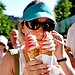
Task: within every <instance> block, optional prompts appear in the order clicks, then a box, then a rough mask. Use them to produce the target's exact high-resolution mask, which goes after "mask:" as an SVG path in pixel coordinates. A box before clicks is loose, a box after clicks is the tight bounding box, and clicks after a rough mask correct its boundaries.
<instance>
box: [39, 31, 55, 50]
mask: <svg viewBox="0 0 75 75" xmlns="http://www.w3.org/2000/svg"><path fill="white" fill-rule="evenodd" d="M40 49H43V50H49V51H54V50H55V44H54V40H53V36H52V35H51V34H50V33H49V32H45V33H44V38H43V39H42V43H41V44H40Z"/></svg>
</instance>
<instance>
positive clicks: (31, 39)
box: [24, 33, 39, 51]
mask: <svg viewBox="0 0 75 75" xmlns="http://www.w3.org/2000/svg"><path fill="white" fill-rule="evenodd" d="M24 40H25V48H26V49H27V50H28V51H30V50H33V49H35V48H38V46H39V44H38V43H37V40H36V37H35V35H32V34H31V33H29V34H27V35H26V36H25V38H24Z"/></svg>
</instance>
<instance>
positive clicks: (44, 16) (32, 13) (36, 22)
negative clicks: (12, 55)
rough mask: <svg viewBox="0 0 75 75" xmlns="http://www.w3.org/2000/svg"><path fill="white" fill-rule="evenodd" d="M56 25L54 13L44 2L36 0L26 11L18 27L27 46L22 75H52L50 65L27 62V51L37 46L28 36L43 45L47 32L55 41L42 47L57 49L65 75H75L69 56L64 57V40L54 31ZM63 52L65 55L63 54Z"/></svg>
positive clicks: (48, 42)
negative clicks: (34, 37)
mask: <svg viewBox="0 0 75 75" xmlns="http://www.w3.org/2000/svg"><path fill="white" fill-rule="evenodd" d="M55 23H56V21H55V16H54V13H53V11H52V10H51V9H50V7H49V6H48V5H47V4H46V3H44V2H43V0H42V1H39V0H34V1H32V2H31V3H30V4H29V5H28V6H27V7H26V8H25V9H24V11H23V17H22V21H21V22H20V24H19V26H18V30H19V33H20V36H19V37H20V41H21V44H22V45H25V47H24V49H23V50H21V52H20V55H21V56H20V61H19V62H20V75H50V69H49V68H50V66H49V65H47V64H43V63H42V62H41V61H40V60H32V61H28V62H27V60H28V57H27V51H28V49H30V48H31V47H32V48H33V46H35V44H34V43H31V42H30V41H28V39H29V38H32V37H29V36H27V35H28V34H29V33H31V34H33V35H35V36H36V38H37V41H38V42H39V43H41V42H42V40H43V38H44V39H45V37H44V33H45V32H49V33H50V34H51V35H52V36H53V37H54V39H51V40H46V39H45V40H43V41H44V45H42V46H44V47H45V48H46V49H48V48H50V49H52V48H55V52H54V53H55V57H56V60H57V62H58V64H59V65H60V66H61V67H62V69H63V71H64V73H65V75H74V70H73V68H72V66H71V64H70V61H69V62H68V60H69V58H68V56H67V55H66V56H67V57H66V58H65V56H64V55H65V54H66V53H65V52H64V44H63V38H62V36H61V35H60V34H59V33H57V32H55V31H54V26H55ZM50 38H51V37H50ZM26 39H27V40H26ZM26 41H28V42H29V43H28V44H27V42H26ZM31 41H33V40H31ZM54 42H55V45H54ZM63 52H64V53H65V54H63ZM67 59H68V60H67ZM57 62H56V63H57ZM67 62H68V63H67ZM54 75H56V74H54ZM61 75H63V74H61Z"/></svg>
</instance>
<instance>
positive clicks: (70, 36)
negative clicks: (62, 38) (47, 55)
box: [66, 23, 75, 68]
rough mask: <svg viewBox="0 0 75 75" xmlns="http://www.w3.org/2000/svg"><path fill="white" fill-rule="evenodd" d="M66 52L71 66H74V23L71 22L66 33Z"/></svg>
mask: <svg viewBox="0 0 75 75" xmlns="http://www.w3.org/2000/svg"><path fill="white" fill-rule="evenodd" d="M66 52H67V54H68V55H69V58H70V60H71V63H72V66H73V67H74V68H75V23H73V24H72V25H71V26H70V28H69V30H68V33H67V40H66Z"/></svg>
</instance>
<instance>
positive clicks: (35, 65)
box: [25, 60, 50, 75]
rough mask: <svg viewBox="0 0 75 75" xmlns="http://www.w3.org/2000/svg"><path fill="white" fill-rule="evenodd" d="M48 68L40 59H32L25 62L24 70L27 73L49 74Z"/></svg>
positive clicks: (31, 74) (34, 74) (36, 74)
mask: <svg viewBox="0 0 75 75" xmlns="http://www.w3.org/2000/svg"><path fill="white" fill-rule="evenodd" d="M49 68H50V66H49V65H47V64H42V62H41V61H38V60H32V61H30V62H28V63H27V64H26V66H25V70H26V71H25V72H28V73H29V74H28V75H49V72H50V69H49Z"/></svg>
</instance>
